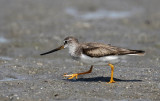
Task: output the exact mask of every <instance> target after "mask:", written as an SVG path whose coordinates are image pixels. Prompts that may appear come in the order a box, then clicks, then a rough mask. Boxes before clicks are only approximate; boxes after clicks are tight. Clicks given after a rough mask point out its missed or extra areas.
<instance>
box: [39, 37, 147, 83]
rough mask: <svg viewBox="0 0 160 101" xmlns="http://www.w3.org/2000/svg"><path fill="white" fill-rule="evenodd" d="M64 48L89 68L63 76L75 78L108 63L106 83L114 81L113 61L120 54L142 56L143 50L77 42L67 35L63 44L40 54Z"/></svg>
mask: <svg viewBox="0 0 160 101" xmlns="http://www.w3.org/2000/svg"><path fill="white" fill-rule="evenodd" d="M64 48H68V49H69V54H70V56H71V57H72V58H73V59H74V60H78V61H80V62H82V63H85V64H88V65H91V67H90V70H89V71H87V72H83V73H74V74H70V75H67V74H65V75H64V76H65V77H69V78H68V79H72V78H74V77H75V78H76V79H77V76H78V75H82V74H88V73H91V72H92V68H93V66H94V65H107V64H108V65H109V66H110V67H111V78H110V81H109V82H108V83H114V82H115V81H114V80H113V72H114V66H113V63H115V62H118V61H119V60H120V59H121V57H122V56H124V55H137V56H143V55H144V54H145V51H142V50H131V49H125V48H120V47H115V46H111V45H110V44H108V45H107V44H102V43H95V42H91V43H79V42H78V39H76V38H75V37H72V36H69V37H66V38H65V39H64V45H62V46H60V47H58V48H56V49H53V50H51V51H49V52H46V53H42V54H40V55H46V54H49V53H52V52H55V51H58V50H61V49H64Z"/></svg>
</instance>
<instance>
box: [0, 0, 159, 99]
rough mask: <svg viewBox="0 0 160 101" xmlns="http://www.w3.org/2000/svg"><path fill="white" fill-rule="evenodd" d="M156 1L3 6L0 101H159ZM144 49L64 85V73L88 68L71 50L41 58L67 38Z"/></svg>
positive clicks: (21, 0) (36, 1)
mask: <svg viewBox="0 0 160 101" xmlns="http://www.w3.org/2000/svg"><path fill="white" fill-rule="evenodd" d="M159 4H160V1H159V0H141V1H139V0H134V1H133V0H1V1H0V47H1V49H0V100H1V101H55V100H67V101H71V100H72V101H75V100H76V101H91V100H92V101H131V100H133V101H159V100H160V6H159ZM69 35H72V36H75V37H77V38H78V39H79V41H80V42H84V41H86V42H92V41H93V42H103V43H106V44H111V45H114V46H120V47H125V48H131V49H142V50H145V51H146V55H145V56H143V57H136V56H130V57H128V58H127V59H126V60H125V61H123V62H121V63H118V64H115V71H114V79H115V81H116V83H114V84H106V82H108V81H109V80H110V67H109V66H95V67H94V68H93V71H92V73H91V74H88V75H81V76H79V77H78V79H77V80H75V79H73V80H67V78H64V77H63V74H64V73H76V72H83V71H87V70H88V69H89V66H85V65H84V66H81V65H80V64H78V63H77V62H75V61H73V60H72V59H71V58H70V56H69V55H68V54H67V53H68V51H67V50H61V51H58V52H56V53H53V54H50V55H46V56H40V54H41V53H43V52H46V51H48V50H51V49H53V48H56V47H58V46H59V45H61V44H62V43H63V42H62V40H63V39H64V38H65V37H66V36H69Z"/></svg>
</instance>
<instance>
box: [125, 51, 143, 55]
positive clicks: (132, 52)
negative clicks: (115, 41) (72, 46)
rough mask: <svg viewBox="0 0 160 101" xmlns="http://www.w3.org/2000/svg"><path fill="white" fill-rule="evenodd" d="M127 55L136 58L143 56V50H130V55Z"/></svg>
mask: <svg viewBox="0 0 160 101" xmlns="http://www.w3.org/2000/svg"><path fill="white" fill-rule="evenodd" d="M128 55H137V56H144V55H145V51H143V50H131V53H130V54H128Z"/></svg>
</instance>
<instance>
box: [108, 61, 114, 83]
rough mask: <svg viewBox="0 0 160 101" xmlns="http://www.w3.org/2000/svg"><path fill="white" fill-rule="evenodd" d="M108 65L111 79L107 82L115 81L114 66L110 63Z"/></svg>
mask: <svg viewBox="0 0 160 101" xmlns="http://www.w3.org/2000/svg"><path fill="white" fill-rule="evenodd" d="M108 65H109V66H110V67H111V79H110V81H109V82H108V83H115V81H114V80H113V72H114V66H113V65H112V64H110V63H109V64H108Z"/></svg>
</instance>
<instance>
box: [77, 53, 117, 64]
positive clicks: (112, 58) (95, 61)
mask: <svg viewBox="0 0 160 101" xmlns="http://www.w3.org/2000/svg"><path fill="white" fill-rule="evenodd" d="M80 60H81V62H83V63H85V64H91V65H106V64H108V63H115V62H118V60H119V59H118V56H104V57H98V58H95V57H93V58H92V57H89V56H87V55H84V54H82V55H81V57H80Z"/></svg>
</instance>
